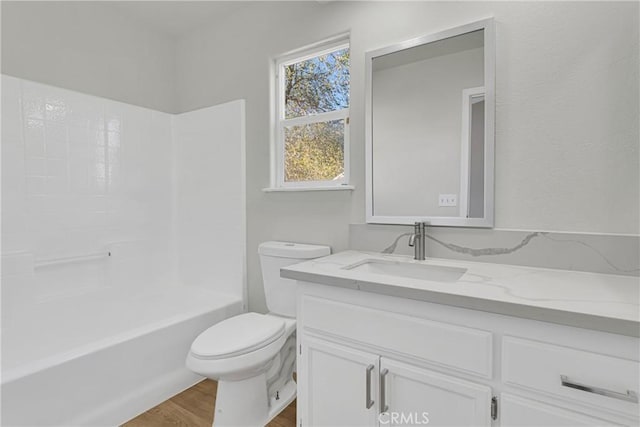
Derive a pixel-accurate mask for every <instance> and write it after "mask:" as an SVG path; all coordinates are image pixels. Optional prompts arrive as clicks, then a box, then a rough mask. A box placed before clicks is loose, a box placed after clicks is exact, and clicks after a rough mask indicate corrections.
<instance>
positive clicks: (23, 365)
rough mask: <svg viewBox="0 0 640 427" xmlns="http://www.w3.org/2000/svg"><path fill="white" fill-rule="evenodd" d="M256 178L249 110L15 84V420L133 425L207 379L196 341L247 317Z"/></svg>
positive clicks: (5, 119) (6, 383)
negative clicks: (248, 233) (133, 101)
mask: <svg viewBox="0 0 640 427" xmlns="http://www.w3.org/2000/svg"><path fill="white" fill-rule="evenodd" d="M244 179H245V178H244V101H242V100H238V101H232V102H228V103H225V104H221V105H217V106H213V107H207V108H203V109H201V110H196V111H190V112H187V113H182V114H175V115H174V114H167V113H162V112H158V111H153V110H149V109H146V108H142V107H138V106H133V105H127V104H123V103H120V102H116V101H111V100H107V99H104V98H99V97H95V96H90V95H86V94H82V93H77V92H73V91H69V90H66V89H61V88H56V87H52V86H47V85H43V84H39V83H35V82H30V81H27V80H23V79H18V78H15V77H9V76H5V75H2V298H1V299H2V360H1V362H2V378H1V381H2V390H1V391H2V408H1V409H2V420H1V421H2V425H7V426H46V425H49V426H51V425H56V426H76V425H78V426H79V425H82V426H84V425H92V426H98V425H117V424H121V423H123V422H125V421H127V420H129V419H131V418H132V417H134V416H136V415H138V414H139V413H141V412H144V411H145V410H147V409H149V408H151V407H153V406H154V405H156V404H158V403H160V402H162V401H163V400H165V399H167V398H169V397H170V396H172V395H174V394H176V393H178V392H180V391H181V390H183V389H185V388H187V387H189V386H191V385H192V384H194V383H196V382H198V381H200V380H201V379H202V377H199V376H197V375H194V374H193V373H191V372H190V371H188V370H187V369H186V367H185V360H186V356H187V353H188V351H189V347H190V345H191V342H192V341H193V340H194V339H195V337H196V336H197V335H198V334H199V333H200V332H202V331H204V330H205V329H207V328H208V327H210V326H211V325H213V324H215V323H217V322H219V321H221V320H223V319H226V318H228V317H231V316H234V315H237V314H239V313H241V312H243V311H244V310H246V304H245V303H246V279H245V276H246V274H245V252H246V239H245V195H244V192H245V181H244ZM221 183H224V184H221ZM221 207H224V209H222V208H221Z"/></svg>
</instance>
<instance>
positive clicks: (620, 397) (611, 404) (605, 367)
mask: <svg viewBox="0 0 640 427" xmlns="http://www.w3.org/2000/svg"><path fill="white" fill-rule="evenodd" d="M502 361H503V363H502V377H503V381H504V383H505V384H507V385H513V386H517V387H520V388H524V389H529V390H534V391H539V392H543V393H546V394H552V395H554V396H560V397H564V398H567V399H570V400H572V401H575V402H579V403H583V404H587V405H589V406H599V407H602V408H604V409H607V410H613V411H616V412H623V413H626V414H630V415H633V416H637V414H638V403H637V397H636V398H635V399H634V396H633V395H634V394H635V395H636V396H637V393H638V382H639V379H638V374H639V373H640V370H639V366H640V365H639V363H638V361H634V360H628V359H620V358H617V357H613V356H608V355H603V354H598V353H592V352H588V351H584V350H577V349H574V348H569V347H562V346H558V345H553V344H547V343H542V342H538V341H530V340H525V339H521V338H514V337H504V339H503V355H502ZM627 391H629V393H630V394H627ZM627 398H630V399H632V400H635V401H627V400H625V399H627Z"/></svg>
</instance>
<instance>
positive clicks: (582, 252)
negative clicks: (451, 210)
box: [349, 224, 640, 276]
mask: <svg viewBox="0 0 640 427" xmlns="http://www.w3.org/2000/svg"><path fill="white" fill-rule="evenodd" d="M412 230H413V227H411V226H399V225H374V224H351V225H350V226H349V248H350V249H355V250H363V251H374V252H382V251H384V250H385V249H387V252H389V251H390V249H393V248H392V246H393V244H394V242H395V241H396V239H397V244H396V247H395V250H394V253H397V254H403V255H412V254H413V248H410V247H409V246H408V244H407V239H408V237H405V236H403V234H405V233H407V234H410V233H412ZM427 234H428V239H427V241H426V252H427V258H449V259H460V260H468V261H478V262H492V263H499V264H511V265H524V266H530V267H543V268H557V269H563V270H576V271H588V272H594V273H607V274H619V275H628V276H638V275H640V237H639V236H632V235H613V234H587V233H561V232H543V231H521V230H491V229H470V228H449V227H429V228H428V230H427ZM401 236H402V237H401Z"/></svg>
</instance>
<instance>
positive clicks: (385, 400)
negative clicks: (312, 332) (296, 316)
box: [299, 337, 491, 426]
mask: <svg viewBox="0 0 640 427" xmlns="http://www.w3.org/2000/svg"><path fill="white" fill-rule="evenodd" d="M299 352H300V354H301V356H302V357H301V366H304V375H305V380H303V381H301V382H300V384H299V395H300V396H304V398H303V399H302V398H301V400H300V401H301V402H304V403H302V404H301V405H303V408H302V410H301V411H300V415H301V416H300V421H301V423H302V425H310V426H337V425H341V426H377V425H392V426H401V425H407V426H409V425H420V424H423V425H427V424H435V425H451V426H471V425H485V426H488V425H490V411H489V407H488V406H487V402H490V400H491V388H490V387H487V386H484V385H479V384H474V383H471V382H469V381H465V380H461V379H459V378H455V377H451V376H448V375H443V374H441V373H438V372H434V371H430V370H428V369H424V368H421V367H418V366H415V365H411V364H407V363H403V362H399V361H397V360H393V359H389V358H387V357H381V356H379V355H377V354H374V353H369V352H364V351H360V350H356V349H354V348H351V347H347V346H344V345H340V344H336V343H333V342H331V341H327V340H324V339H320V338H315V337H306V338H305V340H304V344H302V346H301V348H300V351H299ZM302 387H304V390H301V388H302ZM381 413H385V414H384V415H380V414H381Z"/></svg>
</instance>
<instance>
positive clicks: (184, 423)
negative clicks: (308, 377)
mask: <svg viewBox="0 0 640 427" xmlns="http://www.w3.org/2000/svg"><path fill="white" fill-rule="evenodd" d="M216 389H217V383H216V382H215V381H212V380H204V381H202V382H201V383H198V384H196V385H194V386H193V387H191V388H189V389H187V390H185V391H183V392H182V393H180V394H177V395H175V396H173V397H172V398H171V399H169V400H167V401H165V402H162V403H161V404H159V405H158V406H156V407H154V408H151V409H149V410H148V411H147V412H145V413H144V414H140V415H138V416H137V417H136V418H134V419H132V420H131V421H129V422H127V423H125V424H123V427H176V426H179V427H211V424H212V422H213V405H214V402H215V400H216ZM295 425H296V401H295V400H294V401H293V402H291V404H290V405H289V406H287V407H286V408H285V409H284V411H282V412H281V413H280V414H279V415H278V416H277V417H276V418H274V419H273V421H271V422H270V423H269V424H268V426H269V427H295Z"/></svg>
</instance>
